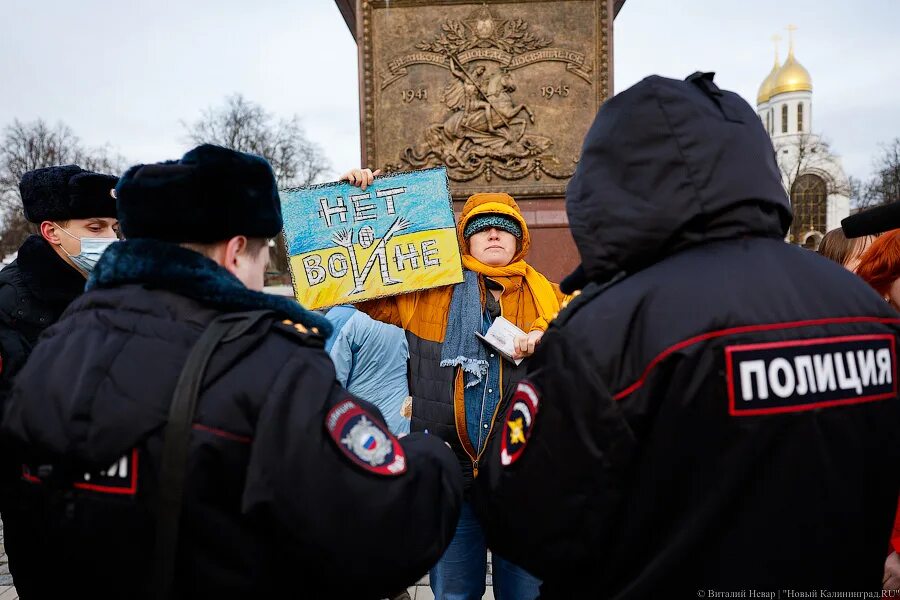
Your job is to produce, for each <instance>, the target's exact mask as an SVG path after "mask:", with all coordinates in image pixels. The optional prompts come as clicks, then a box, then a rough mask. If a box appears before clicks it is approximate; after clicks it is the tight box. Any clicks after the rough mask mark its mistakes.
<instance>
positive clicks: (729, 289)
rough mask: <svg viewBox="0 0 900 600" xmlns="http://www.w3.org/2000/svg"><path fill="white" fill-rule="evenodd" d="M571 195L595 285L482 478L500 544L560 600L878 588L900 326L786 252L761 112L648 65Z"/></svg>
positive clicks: (578, 238) (574, 310) (892, 503)
mask: <svg viewBox="0 0 900 600" xmlns="http://www.w3.org/2000/svg"><path fill="white" fill-rule="evenodd" d="M566 200H567V210H568V215H569V222H570V225H571V228H572V232H573V235H574V238H575V242H576V244H577V245H578V248H579V251H580V253H581V257H582V261H583V263H582V268H581V274H582V275H583V277H584V281H583V283H584V284H585V287H584V289H583V292H582V294H581V295H580V296H579V297H577V298H576V299H575V300H574V301H573V302H571V303H570V305H569V306H568V307H567V308H566V309H565V310H564V311H563V312H562V313H561V314H560V315H559V317H558V318H557V319H556V320H555V321H554V322H553V323H552V325H551V327H550V329H549V330H548V332H547V334H546V335H545V336H544V338H543V340H542V343H541V345H540V347H539V349H538V351H537V352H536V353H535V355H534V357H533V358H532V360H531V362H530V364H529V367H528V374H527V376H526V378H525V380H524V381H523V383H521V384H520V385H519V388H518V390H517V391H516V393H515V394H514V395H513V397H512V398H510V399H508V400H507V402H508V409H507V412H506V416H505V427H504V428H503V429H502V430H501V431H499V432H498V434H497V436H496V437H495V439H493V440H492V442H491V443H492V446H491V448H490V451H489V452H488V454H489V456H490V459H489V461H488V462H487V464H486V465H485V467H484V471H483V473H482V475H481V476H480V477H479V478H478V480H477V481H476V489H477V492H478V494H477V496H478V505H479V511H480V514H481V516H482V518H483V520H484V523H485V526H486V530H487V535H488V541H489V544H490V545H491V547H492V548H493V549H494V550H495V551H496V552H497V553H498V554H500V555H502V556H504V557H505V558H507V559H509V560H512V561H513V562H517V563H519V564H521V565H522V566H523V567H525V568H527V569H528V570H529V571H532V572H533V573H534V574H535V575H537V576H539V577H541V578H542V579H543V580H544V582H545V583H544V587H543V588H542V597H544V598H634V599H644V598H682V597H685V598H687V597H691V598H695V597H698V596H699V597H704V595H706V594H708V593H709V590H714V591H719V592H723V591H735V592H738V593H739V592H740V591H741V590H749V589H756V590H776V589H793V590H813V589H815V590H819V589H823V588H825V589H832V590H835V589H841V590H857V591H858V590H878V589H880V586H881V572H882V565H883V563H884V558H885V554H886V549H887V547H888V546H887V544H888V538H889V535H890V532H891V524H892V520H893V516H894V511H895V508H896V506H897V494H898V485H900V469H898V468H897V465H898V464H900V428H898V426H897V425H898V419H900V404H898V400H897V384H896V342H897V338H898V334H900V319H898V315H897V314H896V312H894V311H893V310H892V309H891V308H890V306H889V305H887V304H886V303H885V302H884V301H883V300H882V299H881V298H879V297H878V296H877V295H876V294H875V293H874V292H873V291H872V290H871V289H869V287H868V286H867V285H866V284H865V283H863V282H862V281H861V280H859V279H858V278H857V277H856V276H855V275H853V274H852V273H850V272H848V271H846V270H845V269H843V268H841V267H840V266H839V265H837V264H835V263H833V262H831V261H828V260H826V259H824V258H822V257H820V256H818V255H816V254H814V253H811V252H809V251H807V250H804V249H802V248H799V247H797V246H792V245H789V244H787V243H785V242H784V240H783V238H784V235H785V232H786V231H787V228H788V226H789V224H790V211H789V204H788V200H787V198H786V196H785V193H784V190H783V188H782V184H781V178H780V175H779V172H778V169H777V166H776V164H775V160H774V153H773V149H772V144H771V142H770V140H769V138H768V136H767V135H766V132H765V131H764V128H763V127H762V126H761V124H760V122H759V117H758V116H757V115H756V114H755V113H754V111H753V110H752V109H751V108H750V106H748V105H747V104H746V102H744V101H743V100H741V99H740V98H739V97H738V96H737V95H735V94H733V93H730V92H725V91H720V90H718V88H716V87H715V85H714V84H713V83H712V78H711V76H710V75H698V76H694V77H693V78H689V81H687V82H681V81H676V80H670V79H664V78H661V77H656V76H654V77H649V78H647V79H645V80H644V81H642V82H640V83H638V84H637V85H635V86H634V87H632V88H631V89H629V90H627V91H625V92H623V93H622V94H619V95H618V96H616V97H615V98H613V99H612V100H610V101H609V102H607V103H606V104H605V105H604V106H603V107H602V108H601V110H600V111H599V113H598V115H597V118H596V121H595V122H594V124H593V126H592V127H591V129H590V131H589V133H588V135H587V138H586V140H585V144H584V149H583V153H582V157H581V160H580V162H579V165H578V168H577V171H576V174H575V176H574V178H573V180H572V182H571V183H570V185H569V188H568V192H567V197H566ZM585 573H590V576H586V575H585ZM698 591H699V593H698Z"/></svg>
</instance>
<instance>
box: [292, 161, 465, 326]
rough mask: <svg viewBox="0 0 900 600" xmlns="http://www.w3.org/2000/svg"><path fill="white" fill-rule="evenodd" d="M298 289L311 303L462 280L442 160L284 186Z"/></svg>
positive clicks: (301, 297)
mask: <svg viewBox="0 0 900 600" xmlns="http://www.w3.org/2000/svg"><path fill="white" fill-rule="evenodd" d="M281 206H282V213H283V216H284V233H285V242H286V244H287V253H288V258H289V262H290V267H291V276H292V278H293V280H294V293H295V294H296V296H297V299H298V300H299V301H300V302H301V303H302V304H303V305H304V306H306V307H307V308H313V309H315V308H321V307H326V306H333V305H335V304H345V303H352V302H360V301H362V300H368V299H371V298H379V297H382V296H390V295H395V294H403V293H406V292H411V291H414V290H422V289H426V288H432V287H437V286H441V285H449V284H453V283H459V282H460V281H462V263H461V261H460V256H459V244H458V243H457V240H456V225H455V223H454V220H453V205H452V202H451V199H450V191H449V185H448V181H447V172H446V169H444V168H443V167H439V168H435V169H424V170H421V171H412V172H408V173H397V174H394V175H390V176H386V177H378V178H376V179H375V181H374V183H373V184H372V185H371V186H368V187H367V188H366V190H365V191H363V190H361V189H360V188H358V187H355V186H352V185H350V184H349V183H345V182H338V183H327V184H323V185H316V186H309V187H302V188H293V189H288V190H283V191H282V192H281Z"/></svg>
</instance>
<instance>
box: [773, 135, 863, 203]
mask: <svg viewBox="0 0 900 600" xmlns="http://www.w3.org/2000/svg"><path fill="white" fill-rule="evenodd" d="M775 153H776V157H777V161H778V168H779V169H780V170H781V174H782V176H783V180H784V183H785V187H786V188H787V190H788V193H790V191H791V190H792V189H793V188H794V184H795V183H796V182H797V179H799V178H800V176H801V175H803V174H805V173H810V172H812V173H816V174H818V175H820V176H823V177H822V179H823V181H825V185H826V195H831V194H841V195H844V196H851V195H852V191H853V190H852V186H851V184H850V182H849V181H848V180H838V179H835V178H834V177H833V176H832V175H831V174H832V173H835V172H840V170H841V169H840V164H839V163H838V160H837V158H836V157H835V156H834V154H832V152H831V144H830V143H829V142H828V140H826V139H825V138H823V137H821V136H819V135H816V134H810V133H801V134H798V135H791V136H785V137H781V138H778V139H777V140H775Z"/></svg>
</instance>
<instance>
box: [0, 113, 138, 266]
mask: <svg viewBox="0 0 900 600" xmlns="http://www.w3.org/2000/svg"><path fill="white" fill-rule="evenodd" d="M124 163H125V159H124V158H123V157H122V156H119V155H117V154H114V153H112V152H111V151H110V150H109V148H108V147H101V148H85V147H84V146H82V144H81V141H80V140H79V139H78V137H77V136H76V135H75V134H74V133H73V132H72V130H71V129H70V128H69V127H68V126H66V125H65V124H63V123H57V124H56V125H53V126H50V125H48V124H47V123H46V122H45V121H43V120H42V119H38V120H36V121H32V122H23V121H19V120H18V119H15V120H14V121H13V122H12V123H11V124H10V125H7V126H6V127H5V128H4V129H3V141H2V144H0V218H2V220H3V225H2V228H0V254H2V255H4V256H5V255H6V254H9V253H11V252H14V251H15V250H16V249H17V248H18V247H19V246H20V245H21V244H22V242H23V241H24V239H25V237H27V236H28V235H29V234H30V233H32V230H33V227H32V226H31V225H30V224H29V223H28V222H27V221H26V220H25V215H24V213H23V211H22V198H21V196H20V195H19V180H20V179H21V178H22V175H24V174H25V173H27V172H28V171H33V170H34V169H41V168H43V167H52V166H55V165H66V164H77V165H79V166H80V167H82V168H84V169H88V170H90V171H97V172H100V173H110V174H118V173H119V172H120V171H121V170H122V168H123V165H124Z"/></svg>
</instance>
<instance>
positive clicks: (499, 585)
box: [429, 502, 541, 600]
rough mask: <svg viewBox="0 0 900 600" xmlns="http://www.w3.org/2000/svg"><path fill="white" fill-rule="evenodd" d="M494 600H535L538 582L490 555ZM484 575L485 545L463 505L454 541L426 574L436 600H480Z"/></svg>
mask: <svg viewBox="0 0 900 600" xmlns="http://www.w3.org/2000/svg"><path fill="white" fill-rule="evenodd" d="M492 560H493V563H492V564H493V581H494V598H495V600H534V599H535V598H537V597H538V593H539V588H540V586H541V581H540V580H539V579H538V578H536V577H534V576H533V575H531V574H530V573H528V572H527V571H526V570H525V569H522V568H521V567H517V566H516V565H514V564H512V563H511V562H508V561H505V560H503V559H502V558H500V557H499V556H497V555H496V554H494V555H493V558H492ZM486 574H487V545H486V543H485V540H484V532H483V531H482V530H481V525H480V524H479V523H478V519H476V518H475V513H474V512H473V511H472V506H471V505H470V504H469V503H468V502H464V503H463V506H462V513H460V515H459V523H457V525H456V533H455V534H454V535H453V541H451V542H450V546H449V547H448V548H447V551H446V552H444V555H443V556H442V557H441V559H440V560H439V561H438V563H437V564H436V565H434V567H433V568H432V569H431V572H430V573H429V580H430V582H431V591H432V592H434V598H435V600H481V597H482V596H484V576H485V575H486Z"/></svg>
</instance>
